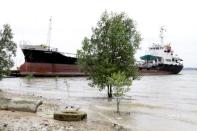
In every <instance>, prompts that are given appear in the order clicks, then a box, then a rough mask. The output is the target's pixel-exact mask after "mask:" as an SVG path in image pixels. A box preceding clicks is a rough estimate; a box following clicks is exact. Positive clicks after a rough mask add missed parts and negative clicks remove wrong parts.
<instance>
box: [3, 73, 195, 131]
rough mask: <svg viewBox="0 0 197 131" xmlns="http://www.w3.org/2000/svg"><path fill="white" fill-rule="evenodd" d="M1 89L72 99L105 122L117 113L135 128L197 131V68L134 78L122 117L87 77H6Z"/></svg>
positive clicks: (124, 123) (136, 130)
mask: <svg viewBox="0 0 197 131" xmlns="http://www.w3.org/2000/svg"><path fill="white" fill-rule="evenodd" d="M0 88H1V89H3V90H7V91H9V92H17V93H22V94H34V95H36V96H43V97H46V98H49V99H60V100H61V99H62V100H67V99H70V98H72V99H75V100H76V103H77V104H79V105H80V106H87V105H88V106H89V107H90V109H92V110H94V111H98V115H100V116H101V117H103V118H104V119H105V120H106V121H107V120H108V119H110V120H111V117H112V116H115V120H117V121H118V122H119V123H120V124H121V125H123V126H124V127H127V128H129V129H131V130H134V131H197V71H183V72H182V73H181V74H180V75H165V76H144V77H142V78H141V79H140V80H136V81H134V83H133V85H132V88H131V90H130V91H129V92H128V93H127V94H126V96H125V100H124V101H123V102H122V105H121V110H122V111H123V113H122V115H121V116H118V115H116V114H114V112H112V111H111V110H114V108H115V103H114V102H115V101H112V102H107V100H106V99H104V98H105V97H106V91H101V92H100V91H98V89H95V88H91V87H89V86H88V81H87V80H86V78H80V77H77V78H33V79H31V80H28V79H26V78H7V79H3V80H2V81H0ZM102 101H103V102H102ZM68 103H69V102H68ZM90 115H94V113H92V114H90Z"/></svg>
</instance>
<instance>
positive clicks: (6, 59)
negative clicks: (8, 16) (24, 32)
mask: <svg viewBox="0 0 197 131" xmlns="http://www.w3.org/2000/svg"><path fill="white" fill-rule="evenodd" d="M16 48H17V45H16V43H15V42H14V41H13V33H12V29H11V28H10V26H9V25H8V24H5V25H3V30H0V78H2V76H3V75H7V74H8V73H9V70H10V68H11V67H13V66H14V62H13V60H12V57H13V56H16Z"/></svg>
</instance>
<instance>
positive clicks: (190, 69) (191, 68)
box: [183, 67, 197, 70]
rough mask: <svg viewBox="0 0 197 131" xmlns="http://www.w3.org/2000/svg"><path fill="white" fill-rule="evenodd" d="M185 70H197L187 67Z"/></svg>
mask: <svg viewBox="0 0 197 131" xmlns="http://www.w3.org/2000/svg"><path fill="white" fill-rule="evenodd" d="M183 70H197V68H193V67H185V68H183Z"/></svg>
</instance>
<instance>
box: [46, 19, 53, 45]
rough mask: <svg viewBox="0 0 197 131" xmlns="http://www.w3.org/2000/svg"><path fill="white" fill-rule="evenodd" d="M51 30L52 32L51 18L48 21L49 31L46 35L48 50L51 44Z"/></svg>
mask: <svg viewBox="0 0 197 131" xmlns="http://www.w3.org/2000/svg"><path fill="white" fill-rule="evenodd" d="M51 30H52V17H50V19H49V30H48V35H47V44H48V47H49V49H50V44H51Z"/></svg>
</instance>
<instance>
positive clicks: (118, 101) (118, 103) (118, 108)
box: [116, 97, 120, 114]
mask: <svg viewBox="0 0 197 131" xmlns="http://www.w3.org/2000/svg"><path fill="white" fill-rule="evenodd" d="M116 101H117V113H118V114H120V99H119V97H117V98H116Z"/></svg>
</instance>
